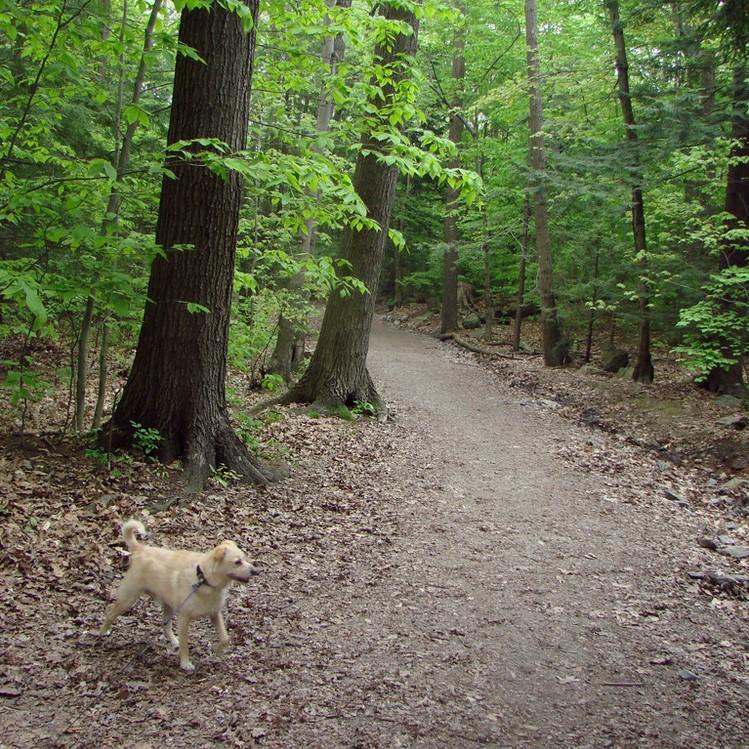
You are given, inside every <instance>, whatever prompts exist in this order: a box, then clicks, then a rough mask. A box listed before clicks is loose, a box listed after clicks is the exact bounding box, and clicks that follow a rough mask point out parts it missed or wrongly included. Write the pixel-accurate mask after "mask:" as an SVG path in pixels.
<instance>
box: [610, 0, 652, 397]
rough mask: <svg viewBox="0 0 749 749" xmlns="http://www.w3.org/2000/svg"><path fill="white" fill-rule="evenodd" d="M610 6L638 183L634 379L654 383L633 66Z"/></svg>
mask: <svg viewBox="0 0 749 749" xmlns="http://www.w3.org/2000/svg"><path fill="white" fill-rule="evenodd" d="M606 6H607V8H608V11H609V18H610V19H611V28H612V30H613V34H614V45H615V47H616V77H617V82H618V88H619V101H620V103H621V107H622V116H623V118H624V125H625V127H626V130H627V142H628V143H629V145H630V147H631V150H632V166H633V172H634V181H633V184H632V234H633V237H634V247H635V262H636V263H637V267H638V274H639V280H638V283H637V298H638V304H637V306H638V309H639V313H640V334H639V342H638V346H637V361H636V362H635V367H634V370H633V373H632V379H633V380H635V381H637V382H645V383H647V382H652V381H653V375H654V371H655V370H654V368H653V360H652V358H651V355H650V300H649V298H648V285H647V275H648V257H647V241H646V238H645V206H644V204H643V196H642V185H641V181H640V180H641V178H640V164H639V161H640V160H639V156H638V153H637V132H636V130H635V116H634V111H633V109H632V97H631V95H630V89H629V66H628V64H627V48H626V45H625V43H624V31H623V29H622V22H621V19H620V18H619V2H618V0H606Z"/></svg>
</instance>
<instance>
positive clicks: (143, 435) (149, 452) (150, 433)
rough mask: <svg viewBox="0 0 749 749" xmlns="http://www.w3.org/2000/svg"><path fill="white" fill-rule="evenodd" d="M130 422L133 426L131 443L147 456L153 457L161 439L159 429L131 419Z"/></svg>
mask: <svg viewBox="0 0 749 749" xmlns="http://www.w3.org/2000/svg"><path fill="white" fill-rule="evenodd" d="M130 424H131V426H132V427H133V445H134V446H135V447H137V448H138V449H139V450H140V451H141V452H142V453H143V454H144V455H145V456H146V457H147V458H153V457H155V453H156V452H157V450H158V449H159V443H160V442H161V440H162V437H161V434H160V432H159V430H158V429H156V428H154V427H144V426H142V425H141V424H139V423H138V422H137V421H131V422H130Z"/></svg>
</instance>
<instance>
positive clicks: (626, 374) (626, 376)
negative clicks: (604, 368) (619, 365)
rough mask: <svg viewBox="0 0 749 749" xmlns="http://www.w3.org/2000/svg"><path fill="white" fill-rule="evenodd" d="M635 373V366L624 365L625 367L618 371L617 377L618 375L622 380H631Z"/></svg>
mask: <svg viewBox="0 0 749 749" xmlns="http://www.w3.org/2000/svg"><path fill="white" fill-rule="evenodd" d="M634 373H635V368H634V367H624V369H620V370H619V371H618V372H617V373H616V376H617V377H618V378H619V379H620V380H631V379H632V375H633V374H634Z"/></svg>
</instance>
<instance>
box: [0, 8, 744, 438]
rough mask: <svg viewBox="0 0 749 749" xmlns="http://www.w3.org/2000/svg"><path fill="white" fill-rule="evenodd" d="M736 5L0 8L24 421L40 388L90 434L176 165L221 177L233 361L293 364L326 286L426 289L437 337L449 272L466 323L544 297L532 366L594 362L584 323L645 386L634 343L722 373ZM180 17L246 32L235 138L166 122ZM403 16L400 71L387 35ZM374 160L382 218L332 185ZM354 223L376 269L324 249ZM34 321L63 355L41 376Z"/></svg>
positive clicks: (283, 369) (11, 309) (133, 321)
mask: <svg viewBox="0 0 749 749" xmlns="http://www.w3.org/2000/svg"><path fill="white" fill-rule="evenodd" d="M748 6H749V3H747V2H746V0H726V1H725V2H714V1H713V0H673V1H672V2H668V3H661V2H653V1H652V0H636V1H635V0H621V2H612V1H611V0H541V1H540V2H538V3H536V2H535V0H525V2H522V1H521V0H508V1H506V2H500V3H496V2H484V1H483V0H477V1H475V2H470V3H463V2H460V1H459V0H455V2H450V1H449V0H444V1H440V0H425V1H424V2H423V3H415V2H410V1H406V0H403V1H402V2H400V1H399V2H391V3H386V4H384V6H383V7H385V8H391V9H395V11H397V13H401V14H404V13H405V14H411V15H412V16H413V19H414V21H413V23H411V22H409V21H408V18H407V16H404V15H400V16H399V15H397V13H396V14H395V15H393V14H392V13H391V14H390V15H388V13H387V12H372V7H371V6H370V5H369V4H366V3H361V2H358V0H353V1H351V0H337V1H336V0H300V2H297V3H284V2H277V1H276V0H270V1H268V2H261V3H260V4H259V7H255V4H253V3H244V2H241V1H240V0H221V2H215V3H213V2H210V1H209V0H203V1H201V2H198V1H196V0H191V1H190V2H181V3H177V4H172V3H169V2H162V0H152V1H151V2H146V1H145V0H40V1H36V0H34V2H31V0H18V1H16V0H1V1H0V86H1V87H2V97H1V98H0V170H1V176H0V339H2V341H3V344H2V348H3V351H2V352H1V358H2V363H1V364H0V366H1V367H2V373H3V374H2V380H1V381H0V384H2V387H3V388H5V389H6V390H7V392H8V397H9V398H10V402H11V403H12V405H13V406H14V408H17V410H18V414H17V418H18V421H19V422H20V423H21V424H23V421H24V419H25V418H26V414H27V409H28V406H29V404H32V403H34V402H35V401H37V400H39V399H40V398H42V397H43V396H44V394H45V392H47V390H48V389H49V388H51V387H59V386H60V385H62V384H64V385H66V386H67V387H68V388H69V390H70V394H71V398H70V400H71V405H70V421H71V424H70V426H71V427H72V428H74V429H75V430H76V431H78V432H84V431H87V430H89V429H90V428H91V427H92V426H93V427H95V428H98V427H100V426H101V425H102V423H103V421H104V420H105V418H106V412H108V411H109V410H111V408H112V405H113V400H114V399H115V397H116V396H117V395H118V391H119V387H120V386H119V385H118V384H117V383H112V382H109V381H108V379H107V377H106V370H107V362H109V363H110V368H111V365H112V363H114V366H115V368H119V369H120V370H122V371H124V372H126V371H127V370H128V368H129V366H130V362H131V359H132V355H133V351H134V348H135V346H136V341H137V336H138V332H139V330H140V325H141V321H142V319H143V310H144V305H145V304H146V294H147V288H148V282H149V274H150V272H151V268H152V265H153V264H154V262H155V261H156V260H157V259H158V258H164V257H166V256H167V253H172V252H177V253H190V252H191V251H193V250H194V249H195V248H194V247H192V246H191V245H190V243H189V242H188V243H185V244H184V245H181V244H180V243H179V242H176V244H175V243H173V244H172V245H171V246H170V247H168V248H166V247H164V246H163V245H162V244H159V242H158V241H157V239H156V228H157V222H158V219H159V200H160V189H161V187H162V182H163V181H165V180H166V181H168V180H173V179H175V177H176V176H177V173H178V172H179V167H178V165H179V164H181V163H185V162H189V163H190V164H191V168H192V169H199V170H205V171H206V172H207V173H210V174H212V175H214V176H215V177H216V179H218V180H225V181H226V180H230V179H233V176H232V175H237V177H238V179H240V180H241V182H242V183H243V189H242V196H241V205H240V206H239V208H238V211H239V213H238V219H237V220H238V224H237V229H236V258H235V259H233V260H232V265H233V268H234V270H233V283H232V285H233V295H232V299H231V309H230V320H229V323H228V325H229V334H228V342H227V354H226V355H227V356H228V363H229V365H230V366H231V367H233V368H235V369H237V370H239V371H241V372H244V373H246V375H247V378H248V381H249V382H254V383H256V384H260V383H261V382H264V383H265V384H266V385H267V386H269V387H270V386H271V385H272V384H273V383H274V382H275V380H273V379H272V378H273V377H274V376H275V375H274V373H278V374H279V375H280V377H281V378H283V379H286V380H287V381H291V380H293V379H294V378H295V377H298V376H299V375H300V373H301V369H300V367H301V366H303V364H302V362H303V359H304V357H303V346H302V349H301V351H300V350H299V348H298V342H299V341H300V340H303V338H304V335H305V334H306V332H307V331H308V325H309V318H310V313H311V312H312V310H313V309H314V307H315V305H317V304H318V303H322V302H324V301H325V300H326V299H328V298H329V297H331V298H337V299H340V298H349V299H352V300H354V301H353V303H354V304H359V303H360V304H364V303H365V302H364V300H365V299H366V298H372V299H374V298H377V299H378V300H379V301H381V302H383V303H387V304H389V305H391V306H392V305H400V304H404V303H407V302H421V303H424V304H426V305H429V306H430V307H432V308H434V309H441V310H442V314H443V330H444V331H446V332H448V333H449V332H450V331H452V330H453V329H456V328H457V327H460V326H461V321H460V319H459V315H458V314H455V313H454V312H453V307H454V308H455V310H460V306H459V304H458V296H459V290H460V289H465V288H469V289H472V290H474V291H475V292H476V295H477V296H479V297H481V299H482V300H483V301H482V305H481V310H480V314H481V317H482V319H484V320H485V319H486V318H489V323H490V324H491V322H492V321H494V322H496V320H497V319H499V318H498V317H497V315H498V314H499V313H501V312H506V311H507V310H510V309H515V308H517V309H520V307H521V306H524V305H525V306H529V307H531V308H535V309H536V310H540V313H541V316H542V319H543V320H544V321H545V322H544V327H543V331H544V336H545V337H546V336H547V333H548V335H549V336H552V335H553V336H554V338H553V340H552V339H551V338H549V339H548V340H545V341H544V355H545V358H546V360H547V363H550V364H563V363H565V362H568V361H570V360H575V359H577V360H581V359H589V358H590V356H591V341H592V340H593V339H596V340H598V341H599V342H605V345H608V346H610V347H612V348H613V347H617V346H618V347H622V348H625V349H626V348H629V349H631V350H632V351H634V350H637V355H636V357H637V365H636V366H635V368H634V373H633V375H634V377H635V378H636V379H644V380H646V381H647V379H648V377H649V378H650V379H652V377H653V376H654V377H655V378H657V377H658V367H657V364H656V366H655V368H654V369H655V371H654V373H653V372H652V371H649V372H647V371H646V372H645V374H644V375H643V369H642V368H641V366H640V364H641V363H642V362H643V361H648V360H646V359H643V356H645V354H647V356H648V357H649V356H650V348H651V347H656V348H658V350H665V351H672V352H676V353H677V354H678V355H679V356H681V357H682V360H683V364H684V366H685V367H689V368H691V371H692V372H693V373H694V375H695V377H696V379H697V380H698V381H699V382H701V383H702V384H703V385H705V386H707V387H708V388H710V389H711V390H714V391H718V392H730V393H735V394H743V393H744V389H743V380H744V353H745V347H746V341H747V326H748V324H749V323H748V322H747V321H748V320H749V318H748V317H747V305H748V304H749V283H748V282H749V270H747V263H746V260H747V248H749V224H748V223H747V221H748V212H747V204H748V203H749V114H748V107H749V80H748V79H749V61H748V59H747V36H748V35H749V20H747V19H749V7H748ZM378 7H379V6H378ZM191 12H206V13H213V14H214V15H215V14H216V13H219V12H222V13H227V14H230V15H232V16H234V17H236V18H237V23H239V24H240V25H241V28H242V31H243V33H245V34H249V35H252V36H254V39H255V43H254V49H253V50H252V71H251V72H252V75H251V83H250V84H249V86H250V89H251V99H250V104H249V110H248V115H247V117H246V122H244V124H243V125H242V127H243V128H244V130H245V131H244V133H243V136H244V137H243V138H241V139H240V140H239V141H237V143H239V144H240V145H237V143H235V144H231V143H227V142H225V141H224V140H222V139H220V138H216V137H213V136H212V135H210V134H209V135H201V134H200V133H198V135H197V136H196V137H191V138H190V139H187V140H185V139H177V140H175V141H170V140H169V139H168V137H167V136H168V129H169V123H170V108H171V105H172V102H173V97H174V96H175V92H174V90H173V86H174V85H176V84H175V83H174V81H175V78H174V76H175V64H177V62H178V61H179V60H186V61H188V62H189V64H191V65H204V64H207V63H206V61H205V60H204V59H203V58H202V57H201V54H200V53H199V51H198V50H196V49H195V48H194V47H192V46H190V45H189V44H186V43H184V42H183V41H181V40H180V37H179V35H178V30H179V26H180V17H181V15H182V17H183V18H184V15H183V14H184V13H187V14H189V13H191ZM531 18H533V19H534V21H533V23H534V27H535V35H534V39H535V40H532V39H531V36H530V35H529V34H528V32H529V31H530V26H529V23H530V21H529V19H531ZM399 35H401V36H400V37H399ZM409 35H412V36H413V41H414V44H413V45H412V46H413V47H415V51H414V49H411V50H410V52H409V54H415V56H414V58H413V63H412V64H409V66H408V71H407V73H405V74H401V73H397V74H396V73H394V72H393V71H394V70H395V68H394V67H393V66H394V65H399V64H400V62H398V60H400V57H399V56H398V55H396V56H395V58H394V59H393V60H391V59H390V58H388V56H387V55H388V50H389V49H391V47H392V45H393V44H395V43H396V42H395V41H394V40H395V39H398V38H403V39H405V38H408V37H409ZM417 37H418V45H416V39H417ZM529 50H530V51H529ZM399 55H400V53H399ZM529 99H530V101H531V103H532V102H535V106H536V109H535V110H534V108H533V107H534V105H531V107H530V109H529ZM217 101H223V100H222V99H221V98H220V97H219V98H218V99H217ZM218 106H220V105H218ZM538 107H541V109H539V108H538ZM539 116H540V117H541V118H539ZM539 123H540V124H539ZM534 124H535V128H534ZM540 155H542V156H543V158H541V159H540V158H539V156H540ZM368 156H369V157H371V158H373V159H374V160H375V161H377V162H379V163H382V164H384V165H385V166H386V167H387V168H389V169H392V170H394V173H397V187H396V188H395V197H394V204H393V205H392V209H390V208H389V209H388V211H387V212H386V214H383V215H381V216H380V219H379V221H378V220H377V218H376V217H375V213H373V210H372V206H371V205H367V202H366V199H363V197H362V194H361V192H362V189H363V188H362V183H361V182H360V183H359V184H358V185H357V183H356V180H355V166H356V163H357V159H359V160H361V159H362V158H364V159H366V158H367V157H368ZM181 210H183V211H184V212H185V216H187V215H189V214H190V212H191V211H192V210H193V208H191V206H190V205H184V206H183V207H182V209H181ZM367 232H375V233H377V232H381V234H382V242H383V247H384V251H383V258H382V262H381V266H382V267H381V268H379V267H378V269H377V273H376V274H374V275H370V276H368V283H369V286H375V288H367V283H365V282H364V281H363V280H362V278H361V276H360V274H358V273H357V271H356V269H355V268H354V265H355V263H354V264H353V265H352V260H351V258H350V257H349V256H348V255H347V254H346V252H347V251H346V252H344V251H343V250H342V247H343V246H344V244H345V242H342V237H343V236H344V235H345V234H348V235H354V236H356V235H358V234H365V233H367ZM638 237H639V239H638ZM378 279H379V281H378ZM521 284H522V286H521ZM519 287H520V289H519ZM519 291H520V293H519ZM356 300H359V301H356ZM177 302H178V303H179V304H181V305H183V308H184V311H185V312H186V314H189V315H195V316H201V315H203V316H206V315H210V314H211V309H210V307H209V306H208V305H206V303H205V300H204V299H201V298H180V299H178V300H177ZM549 321H553V325H551V324H549ZM489 327H490V325H488V326H487V331H488V329H489ZM552 328H553V330H552ZM638 331H639V334H638ZM43 342H49V343H51V344H53V345H55V346H59V347H61V348H62V349H63V350H64V351H66V352H67V355H66V361H65V362H64V363H63V364H62V366H60V367H59V368H58V369H57V370H56V371H54V372H50V371H48V370H45V371H42V370H41V369H40V368H39V366H38V356H39V352H40V351H42V350H43ZM547 344H548V345H547ZM601 345H603V344H601ZM295 346H296V347H297V348H296V349H295ZM643 347H644V348H643ZM645 369H646V370H647V367H645ZM650 369H651V370H652V367H651V368H650ZM97 373H98V374H97ZM97 377H98V379H97ZM269 377H270V378H271V379H268V378H269ZM352 392H353V391H352ZM372 400H376V397H375V396H374V395H373V396H372ZM143 426H144V428H145V427H149V426H154V425H147V424H146V425H143ZM157 426H158V425H157Z"/></svg>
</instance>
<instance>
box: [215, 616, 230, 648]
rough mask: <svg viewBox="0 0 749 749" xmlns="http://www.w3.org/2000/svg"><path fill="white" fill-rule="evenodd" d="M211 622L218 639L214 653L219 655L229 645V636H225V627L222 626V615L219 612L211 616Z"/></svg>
mask: <svg viewBox="0 0 749 749" xmlns="http://www.w3.org/2000/svg"><path fill="white" fill-rule="evenodd" d="M211 621H212V622H213V626H214V628H215V630H216V636H217V637H218V645H217V646H216V652H217V653H220V652H221V651H222V650H223V649H224V648H225V647H226V646H227V645H228V644H229V635H228V634H226V627H225V626H224V615H223V614H222V613H221V612H220V611H218V612H216V613H215V614H211Z"/></svg>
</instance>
